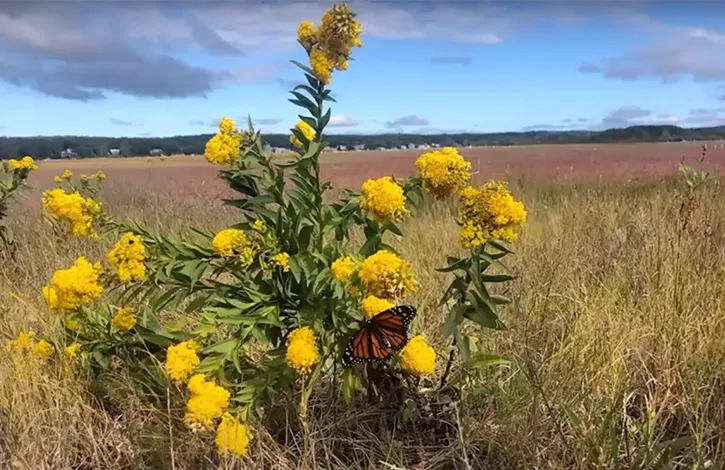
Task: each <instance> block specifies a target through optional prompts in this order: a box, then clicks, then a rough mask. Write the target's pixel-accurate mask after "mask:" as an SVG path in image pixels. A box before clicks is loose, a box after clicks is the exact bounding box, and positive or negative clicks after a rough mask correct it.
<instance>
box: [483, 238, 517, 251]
mask: <svg viewBox="0 0 725 470" xmlns="http://www.w3.org/2000/svg"><path fill="white" fill-rule="evenodd" d="M488 244H489V245H491V246H492V247H494V248H496V249H498V250H500V251H503V252H504V253H507V254H513V253H514V251H512V250H511V249H510V248H509V247H508V246H507V245H506V244H505V243H504V242H502V241H492V242H488Z"/></svg>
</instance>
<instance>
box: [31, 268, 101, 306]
mask: <svg viewBox="0 0 725 470" xmlns="http://www.w3.org/2000/svg"><path fill="white" fill-rule="evenodd" d="M100 276H101V263H93V264H91V263H90V262H88V261H87V260H86V258H85V257H83V256H81V257H79V258H77V259H76V261H75V263H73V266H71V267H70V268H66V269H59V270H57V271H56V272H54V273H53V276H52V277H51V278H50V284H49V285H47V286H45V287H43V297H44V298H45V301H46V303H47V304H48V306H49V307H50V308H52V309H54V310H62V311H67V312H71V311H74V310H76V309H77V308H78V307H80V306H82V305H88V304H90V303H92V302H93V301H95V300H97V299H98V298H99V297H100V296H101V292H102V291H103V287H102V286H101V284H100Z"/></svg>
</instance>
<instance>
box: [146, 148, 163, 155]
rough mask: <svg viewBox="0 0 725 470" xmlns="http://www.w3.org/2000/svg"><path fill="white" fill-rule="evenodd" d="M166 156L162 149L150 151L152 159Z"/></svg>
mask: <svg viewBox="0 0 725 470" xmlns="http://www.w3.org/2000/svg"><path fill="white" fill-rule="evenodd" d="M163 154H164V151H163V150H161V149H151V150H149V155H151V156H152V157H158V156H161V155H163Z"/></svg>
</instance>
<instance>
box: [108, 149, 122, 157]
mask: <svg viewBox="0 0 725 470" xmlns="http://www.w3.org/2000/svg"><path fill="white" fill-rule="evenodd" d="M108 154H109V155H113V156H114V157H115V156H118V155H121V149H110V150H109V151H108Z"/></svg>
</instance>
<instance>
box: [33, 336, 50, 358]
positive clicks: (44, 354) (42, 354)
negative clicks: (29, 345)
mask: <svg viewBox="0 0 725 470" xmlns="http://www.w3.org/2000/svg"><path fill="white" fill-rule="evenodd" d="M32 353H33V356H35V357H36V358H38V359H46V358H48V357H50V355H51V354H53V346H51V344H50V343H49V342H47V341H46V340H44V339H41V340H40V341H38V342H37V343H35V344H34V345H33V349H32Z"/></svg>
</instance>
